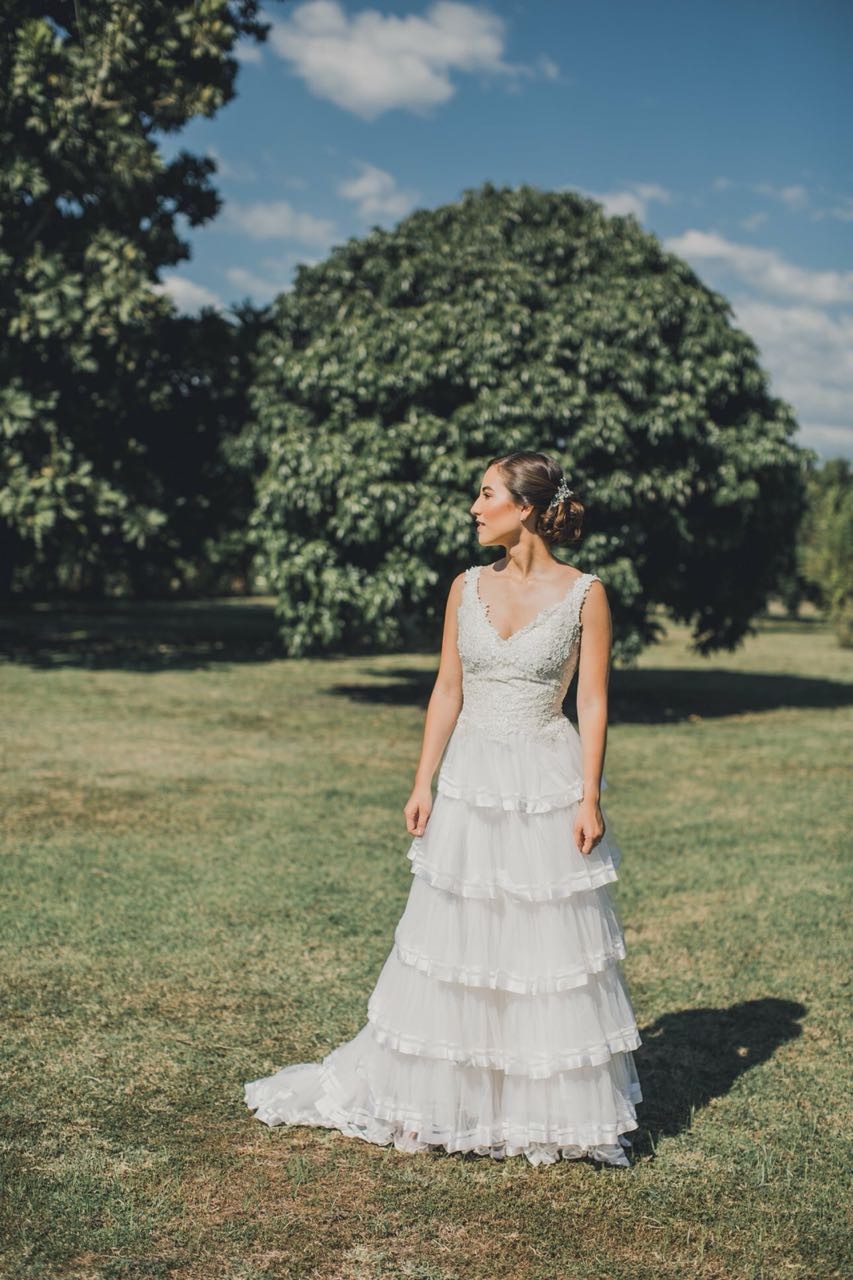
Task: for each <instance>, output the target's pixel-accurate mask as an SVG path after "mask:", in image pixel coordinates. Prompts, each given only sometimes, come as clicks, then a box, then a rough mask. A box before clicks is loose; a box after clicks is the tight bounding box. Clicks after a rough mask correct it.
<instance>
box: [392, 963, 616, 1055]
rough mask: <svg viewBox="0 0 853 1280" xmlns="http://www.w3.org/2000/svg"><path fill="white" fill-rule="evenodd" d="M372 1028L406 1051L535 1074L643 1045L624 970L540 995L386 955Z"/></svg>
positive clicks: (606, 972)
mask: <svg viewBox="0 0 853 1280" xmlns="http://www.w3.org/2000/svg"><path fill="white" fill-rule="evenodd" d="M367 1017H368V1020H369V1021H370V1022H371V1023H372V1025H373V1031H374V1035H375V1037H376V1039H377V1040H379V1042H380V1043H382V1044H387V1045H389V1046H390V1047H391V1048H393V1049H398V1050H400V1051H401V1052H402V1053H415V1054H418V1055H419V1056H421V1057H425V1058H435V1059H447V1060H448V1061H451V1062H458V1063H460V1064H462V1065H463V1066H474V1067H495V1068H497V1069H498V1070H499V1071H503V1072H506V1073H507V1074H508V1075H525V1076H528V1077H530V1078H531V1079H541V1078H542V1077H544V1076H550V1075H552V1074H553V1073H554V1072H555V1071H565V1070H567V1069H568V1068H571V1067H586V1066H598V1065H600V1064H602V1063H605V1062H607V1060H608V1059H609V1058H611V1057H613V1055H614V1054H616V1053H624V1052H626V1051H627V1050H629V1049H636V1048H638V1047H639V1044H640V1036H639V1033H638V1030H637V1024H636V1022H635V1021H634V1016H633V1012H632V1010H631V1002H630V999H629V996H628V992H627V989H626V987H625V983H624V979H623V977H622V974H621V973H620V972H619V970H618V969H617V968H609V969H603V970H602V971H601V972H600V973H591V974H589V976H588V981H587V983H586V985H585V986H580V987H570V988H567V989H566V990H565V991H558V992H545V993H544V994H542V995H536V996H526V995H519V994H517V993H516V992H514V991H496V990H491V989H489V988H483V987H466V986H457V985H456V984H455V983H451V982H436V981H435V980H434V979H432V978H430V977H429V976H428V975H426V974H424V973H421V972H420V970H418V969H415V968H412V967H411V966H410V965H406V964H403V963H402V961H401V960H400V958H399V956H398V955H397V953H396V951H392V952H391V953H390V955H389V956H388V958H387V960H386V961H385V964H384V965H383V967H382V971H381V973H380V975H379V979H378V981H377V983H376V986H375V988H374V990H373V994H372V995H371V997H370V999H369V1001H368V1006H367Z"/></svg>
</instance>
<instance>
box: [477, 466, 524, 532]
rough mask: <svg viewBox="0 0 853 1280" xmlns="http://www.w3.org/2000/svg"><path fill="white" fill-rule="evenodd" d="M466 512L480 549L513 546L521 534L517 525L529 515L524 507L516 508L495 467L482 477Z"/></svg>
mask: <svg viewBox="0 0 853 1280" xmlns="http://www.w3.org/2000/svg"><path fill="white" fill-rule="evenodd" d="M470 511H471V515H472V516H473V517H474V519H475V520H476V522H477V539H478V541H479V543H480V546H481V547H490V546H494V545H496V544H500V545H504V544H505V543H507V542H515V541H516V539H517V538H518V536H519V533H520V531H521V522H522V520H523V519H524V517H525V515H528V514H529V509H528V508H527V507H518V506H516V504H515V502H514V501H513V499H512V496H511V495H510V492H509V490H508V489H507V487H506V485H505V484H504V482H503V480H502V479H501V473H500V471H499V470H498V468H497V467H496V466H491V467H489V468H488V470H487V471H486V473H485V474H484V476H483V479H482V482H481V484H480V492H479V493H478V494H477V497H476V498H475V500H474V501H473V502H472V503H471V507H470Z"/></svg>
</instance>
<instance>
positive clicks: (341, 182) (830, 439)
mask: <svg viewBox="0 0 853 1280" xmlns="http://www.w3.org/2000/svg"><path fill="white" fill-rule="evenodd" d="M262 16H263V17H264V19H265V20H267V21H269V22H271V23H272V30H271V31H270V35H269V37H268V40H267V42H266V43H265V44H264V45H257V44H254V43H253V44H251V45H247V46H245V48H243V49H241V51H240V60H241V66H240V70H239V74H238V78H237V97H236V99H235V100H234V101H233V102H231V103H230V104H229V105H228V106H227V107H225V108H224V109H223V110H222V111H221V112H220V113H219V115H218V116H216V117H214V118H213V119H212V120H195V121H193V122H192V123H191V124H190V125H189V126H188V127H187V128H186V129H185V130H184V131H183V132H182V133H180V134H179V135H175V136H172V137H170V138H168V139H165V140H164V141H163V150H164V152H165V154H166V155H167V156H171V155H172V154H174V152H175V151H177V150H178V149H180V148H187V149H188V150H190V151H195V152H203V153H207V154H210V155H212V156H214V158H215V159H216V160H217V163H218V165H219V172H218V174H217V176H216V180H215V181H216V185H217V187H218V189H219V191H220V193H221V195H222V197H223V201H224V204H223V208H222V211H221V212H220V214H219V216H218V217H217V219H216V220H215V221H214V222H212V223H210V224H208V225H207V226H206V227H201V228H196V229H195V230H192V229H189V230H188V231H187V238H188V239H189V241H190V243H191V246H192V257H191V259H190V260H189V261H187V262H185V263H182V264H180V265H179V266H178V267H177V268H174V269H172V270H170V271H167V272H165V273H164V275H163V287H164V288H165V289H166V290H167V291H168V292H169V293H170V294H171V296H172V297H173V298H174V299H175V301H176V303H177V304H178V306H179V307H181V309H183V310H187V311H193V310H196V309H197V308H198V307H199V306H200V305H202V304H203V303H210V304H212V305H215V306H222V307H227V306H230V305H233V304H234V303H236V302H238V301H240V300H241V299H243V298H246V297H249V298H251V299H252V300H253V301H255V302H257V303H260V302H266V301H268V300H269V299H270V298H272V297H273V296H274V295H275V294H276V293H278V292H279V291H280V290H281V289H285V288H287V287H288V286H289V285H290V283H291V281H292V278H293V273H294V269H295V266H296V264H297V263H299V262H313V261H317V260H318V259H321V258H322V257H324V256H325V254H326V253H327V252H328V250H329V249H330V247H331V246H332V245H334V244H337V243H340V242H342V241H344V240H346V239H347V238H349V237H350V236H357V235H361V234H364V233H365V232H366V231H367V230H368V229H369V228H370V227H371V226H373V225H375V224H379V225H381V226H386V227H390V226H393V225H394V224H395V223H396V222H398V221H399V220H400V219H401V218H402V217H404V216H405V215H406V214H407V213H409V212H410V211H411V210H412V209H414V208H433V207H435V206H437V205H440V204H446V203H448V202H450V201H453V200H456V199H458V197H459V196H460V194H461V192H462V191H464V190H465V189H466V188H469V187H477V186H479V185H480V184H481V183H483V182H485V181H491V182H493V183H495V184H496V185H497V186H504V185H506V186H517V185H519V184H520V183H525V182H527V183H531V184H532V185H534V186H538V187H541V188H543V189H548V190H562V189H573V190H576V191H579V192H581V193H582V194H584V195H587V196H591V197H592V198H594V199H597V200H599V201H600V202H601V203H602V204H603V205H604V207H605V209H606V210H607V211H609V212H612V213H626V212H629V211H631V212H634V213H635V214H636V216H637V218H638V220H639V221H640V223H641V224H642V225H643V227H645V228H646V229H647V230H648V231H651V232H653V233H654V234H655V235H656V236H658V238H659V239H660V240H661V241H662V243H663V244H664V246H665V247H666V248H667V249H670V250H671V251H673V252H675V253H677V254H679V255H680V256H681V257H683V258H685V259H686V260H687V261H688V262H689V263H690V264H691V266H692V267H693V268H694V270H695V271H696V272H697V273H698V275H699V276H700V277H701V278H702V279H703V280H704V281H706V283H707V284H708V285H709V286H710V287H711V288H713V289H716V290H719V291H720V292H722V293H724V294H725V295H726V296H727V297H728V298H729V299H730V301H731V303H732V305H733V307H734V311H735V318H736V323H737V324H738V325H739V327H741V328H743V329H745V330H746V331H747V332H748V333H750V334H751V336H752V337H753V339H754V340H755V342H756V343H757V344H758V347H759V349H760V351H761V355H762V360H763V363H764V366H765V368H766V369H767V370H768V371H769V373H770V376H771V387H772V390H773V391H774V393H775V394H777V395H780V396H783V397H784V398H785V399H787V400H788V401H790V403H791V404H792V405H793V406H794V409H795V411H796V413H797V416H798V418H799V421H800V424H801V431H800V435H799V439H800V442H801V443H802V444H806V445H809V446H811V447H812V448H814V449H816V450H817V451H818V453H819V454H821V455H822V456H824V457H829V456H837V455H839V454H841V455H844V456H847V457H850V458H853V129H851V123H850V122H851V121H853V75H851V74H850V67H851V61H853V0H797V2H796V3H794V2H793V0H760V2H759V0H678V2H676V0H633V2H631V3H628V2H627V0H530V3H520V2H516V0H493V2H492V3H448V2H447V0H440V2H438V3H432V4H430V3H415V2H412V3H396V2H394V0H368V2H367V3H359V2H358V0H347V2H346V3H343V2H342V0H301V2H299V0H290V2H289V3H274V4H268V6H267V7H266V8H265V9H264V10H263V11H262Z"/></svg>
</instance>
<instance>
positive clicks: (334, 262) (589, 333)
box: [243, 184, 805, 658]
mask: <svg viewBox="0 0 853 1280" xmlns="http://www.w3.org/2000/svg"><path fill="white" fill-rule="evenodd" d="M252 404H253V415H252V421H251V424H250V426H249V427H248V429H247V431H246V433H245V436H244V439H243V448H244V450H245V456H246V458H247V459H248V458H251V459H252V460H253V465H254V466H255V467H256V468H257V469H258V471H259V473H260V480H259V484H258V495H257V504H256V508H255V511H254V514H253V518H252V530H253V540H254V543H255V545H256V547H257V564H258V569H259V572H260V574H261V575H262V577H263V579H265V581H266V582H267V583H268V584H269V586H270V588H271V589H273V590H274V591H275V593H276V594H277V596H278V613H279V617H280V622H281V629H282V635H283V639H284V643H285V647H286V650H287V651H288V652H289V653H290V654H302V653H309V652H324V651H333V650H336V649H345V648H346V649H352V648H355V649H358V648H365V649H368V648H371V647H374V646H380V647H385V648H398V647H400V646H405V645H409V644H411V643H414V642H417V641H419V640H421V639H428V642H429V643H434V641H435V639H436V637H437V635H438V631H439V628H440V625H441V617H442V611H443V604H444V596H445V588H446V587H447V585H448V582H449V579H450V577H451V576H452V575H453V574H455V573H456V572H457V571H458V570H459V569H460V567H462V566H464V565H467V564H469V563H470V562H471V561H472V560H475V559H477V558H479V553H478V550H477V547H476V543H475V541H474V537H473V534H472V527H471V524H472V522H471V517H470V515H469V513H468V508H469V506H470V503H471V502H472V501H473V498H474V496H475V494H476V492H477V489H478V487H479V483H480V478H481V475H482V471H483V469H484V467H485V464H486V463H487V461H488V459H489V458H490V457H492V456H494V455H497V454H500V453H505V452H508V451H510V450H513V449H521V448H534V449H543V450H546V451H548V452H551V453H553V454H555V455H556V456H557V457H558V458H559V459H560V460H561V461H562V462H563V463H564V464H565V466H566V467H567V470H568V474H569V476H570V478H571V483H572V486H573V487H574V488H575V489H576V490H577V491H578V495H579V497H580V498H581V500H582V501H583V502H584V503H585V504H586V506H587V517H586V534H585V538H584V540H583V542H582V544H581V546H580V548H579V549H578V550H577V552H576V554H574V555H573V557H572V558H573V559H574V560H575V562H576V563H577V564H578V565H579V566H580V567H582V568H584V569H586V570H594V571H596V572H598V573H599V574H600V575H601V577H602V579H603V580H604V581H605V582H606V584H607V586H608V589H609V592H610V595H611V600H612V602H613V605H614V613H615V620H616V624H617V630H616V633H617V644H616V652H617V654H618V655H619V656H621V657H623V658H629V657H630V656H632V655H634V654H636V653H637V652H638V651H639V650H640V649H641V648H642V646H643V645H644V644H645V643H647V642H648V641H649V640H650V639H652V638H653V637H654V636H655V635H656V634H657V627H658V624H657V623H656V622H655V619H654V617H653V609H654V606H655V605H657V604H661V605H664V606H666V607H667V609H668V610H669V611H670V612H671V614H672V615H674V616H675V617H677V618H680V619H682V620H684V621H687V622H689V623H690V625H691V627H692V631H693V637H694V642H695V645H696V647H697V648H698V650H699V651H701V652H703V653H708V652H711V651H713V650H715V649H720V648H725V647H734V646H735V645H736V644H737V642H738V641H739V640H740V639H741V638H742V637H743V636H744V634H745V633H746V632H747V631H748V630H749V627H750V619H751V618H752V617H753V615H754V614H755V613H756V611H758V610H760V609H761V608H762V606H763V605H764V604H765V601H766V597H767V594H768V592H769V591H770V590H771V589H772V588H773V586H774V583H775V581H776V578H777V576H778V575H779V574H780V573H781V572H782V571H783V570H784V568H785V566H786V565H787V564H788V563H789V562H790V559H791V556H792V554H793V547H794V538H795V531H796V525H797V521H798V519H799V516H800V513H801V509H802V502H803V484H804V480H803V470H804V457H805V455H804V452H803V451H802V450H800V449H799V448H798V447H797V445H796V444H795V443H794V441H793V435H794V431H795V427H796V424H795V421H794V417H793V413H792V411H791V409H790V407H789V406H788V405H787V404H785V403H783V402H782V401H781V400H779V399H776V398H775V397H773V396H771V395H770V394H769V391H768V386H767V378H766V375H765V374H764V372H763V371H762V369H761V367H760V365H759V361H758V354H757V350H756V347H755V344H754V343H753V342H752V340H751V339H750V338H749V337H748V336H747V335H746V334H744V333H743V332H740V331H739V330H738V329H737V328H735V327H734V326H733V324H732V313H731V309H730V307H729V304H728V303H727V301H726V300H725V298H723V297H722V296H721V295H719V294H717V293H715V292H713V291H712V290H710V289H708V288H707V287H706V286H705V285H704V284H703V283H702V282H701V281H700V280H699V279H698V278H697V276H696V275H695V274H694V272H693V271H692V270H691V269H690V267H689V266H687V265H686V264H685V263H684V262H683V261H681V260H680V259H679V258H677V257H676V256H674V255H673V254H670V253H666V252H664V250H663V249H662V247H661V245H660V243H659V242H658V240H657V239H656V238H655V237H654V236H653V235H651V234H649V233H647V232H645V231H643V230H642V228H641V227H640V226H639V225H638V224H637V222H636V220H635V219H634V218H633V217H632V216H628V217H607V216H605V214H604V212H603V211H602V209H601V207H600V206H599V205H598V204H596V203H595V202H594V201H591V200H587V199H584V198H582V197H581V196H579V195H577V194H575V193H573V192H564V193H548V192H542V191H540V190H537V189H535V188H531V187H528V186H524V187H521V188H518V189H515V190H512V189H496V188H494V187H493V186H491V185H490V184H487V185H485V186H484V187H482V188H480V189H479V190H476V191H469V192H466V193H465V195H464V197H463V198H462V199H461V200H460V201H459V202H457V203H454V204H450V205H446V206H443V207H441V208H437V209H434V210H430V211H427V210H420V211H417V212H415V213H413V214H412V215H411V216H409V217H408V218H406V219H404V220H403V221H402V222H401V223H400V224H399V225H398V226H397V227H396V228H395V229H393V230H391V231H385V230H382V229H380V228H378V227H376V228H373V230H372V231H371V232H370V234H368V235H367V236H365V237H364V238H361V239H351V240H349V241H347V243H345V244H343V245H340V246H337V247H336V248H335V249H334V250H333V251H332V253H331V254H330V255H329V257H328V258H327V259H326V260H325V261H323V262H320V263H318V264H316V265H313V266H310V267H302V268H300V270H299V272H298V275H297V279H296V283H295V287H294V288H293V289H292V290H290V291H288V292H287V293H285V294H282V295H281V296H280V297H279V298H278V299H277V300H276V302H275V304H274V306H273V308H272V311H271V316H270V328H269V330H268V331H267V333H266V334H265V335H264V336H263V337H262V339H261V343H260V349H259V357H258V362H257V377H256V381H255V385H254V387H253V389H252Z"/></svg>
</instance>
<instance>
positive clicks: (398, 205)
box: [338, 161, 420, 221]
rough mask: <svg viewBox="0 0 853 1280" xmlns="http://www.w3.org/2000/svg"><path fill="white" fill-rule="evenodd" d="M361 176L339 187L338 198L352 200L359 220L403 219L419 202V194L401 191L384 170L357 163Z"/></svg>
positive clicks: (350, 179) (360, 162) (362, 162)
mask: <svg viewBox="0 0 853 1280" xmlns="http://www.w3.org/2000/svg"><path fill="white" fill-rule="evenodd" d="M359 165H360V168H361V173H360V174H359V176H358V177H357V178H349V179H347V180H346V181H345V182H341V183H339V185H338V195H341V196H344V198H345V199H347V200H354V201H355V202H356V205H357V207H358V212H359V214H360V215H361V217H362V218H365V219H368V220H373V221H376V220H377V219H379V218H382V217H388V218H402V217H404V216H405V215H406V214H407V213H408V212H409V211H410V210H411V209H413V208H414V206H415V204H416V203H417V201H418V198H419V196H420V192H418V191H401V190H400V188H399V187H398V186H397V181H396V179H395V178H393V177H392V175H391V174H390V173H386V172H385V170H384V169H379V168H377V166H376V165H374V164H366V163H365V162H364V161H359Z"/></svg>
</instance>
